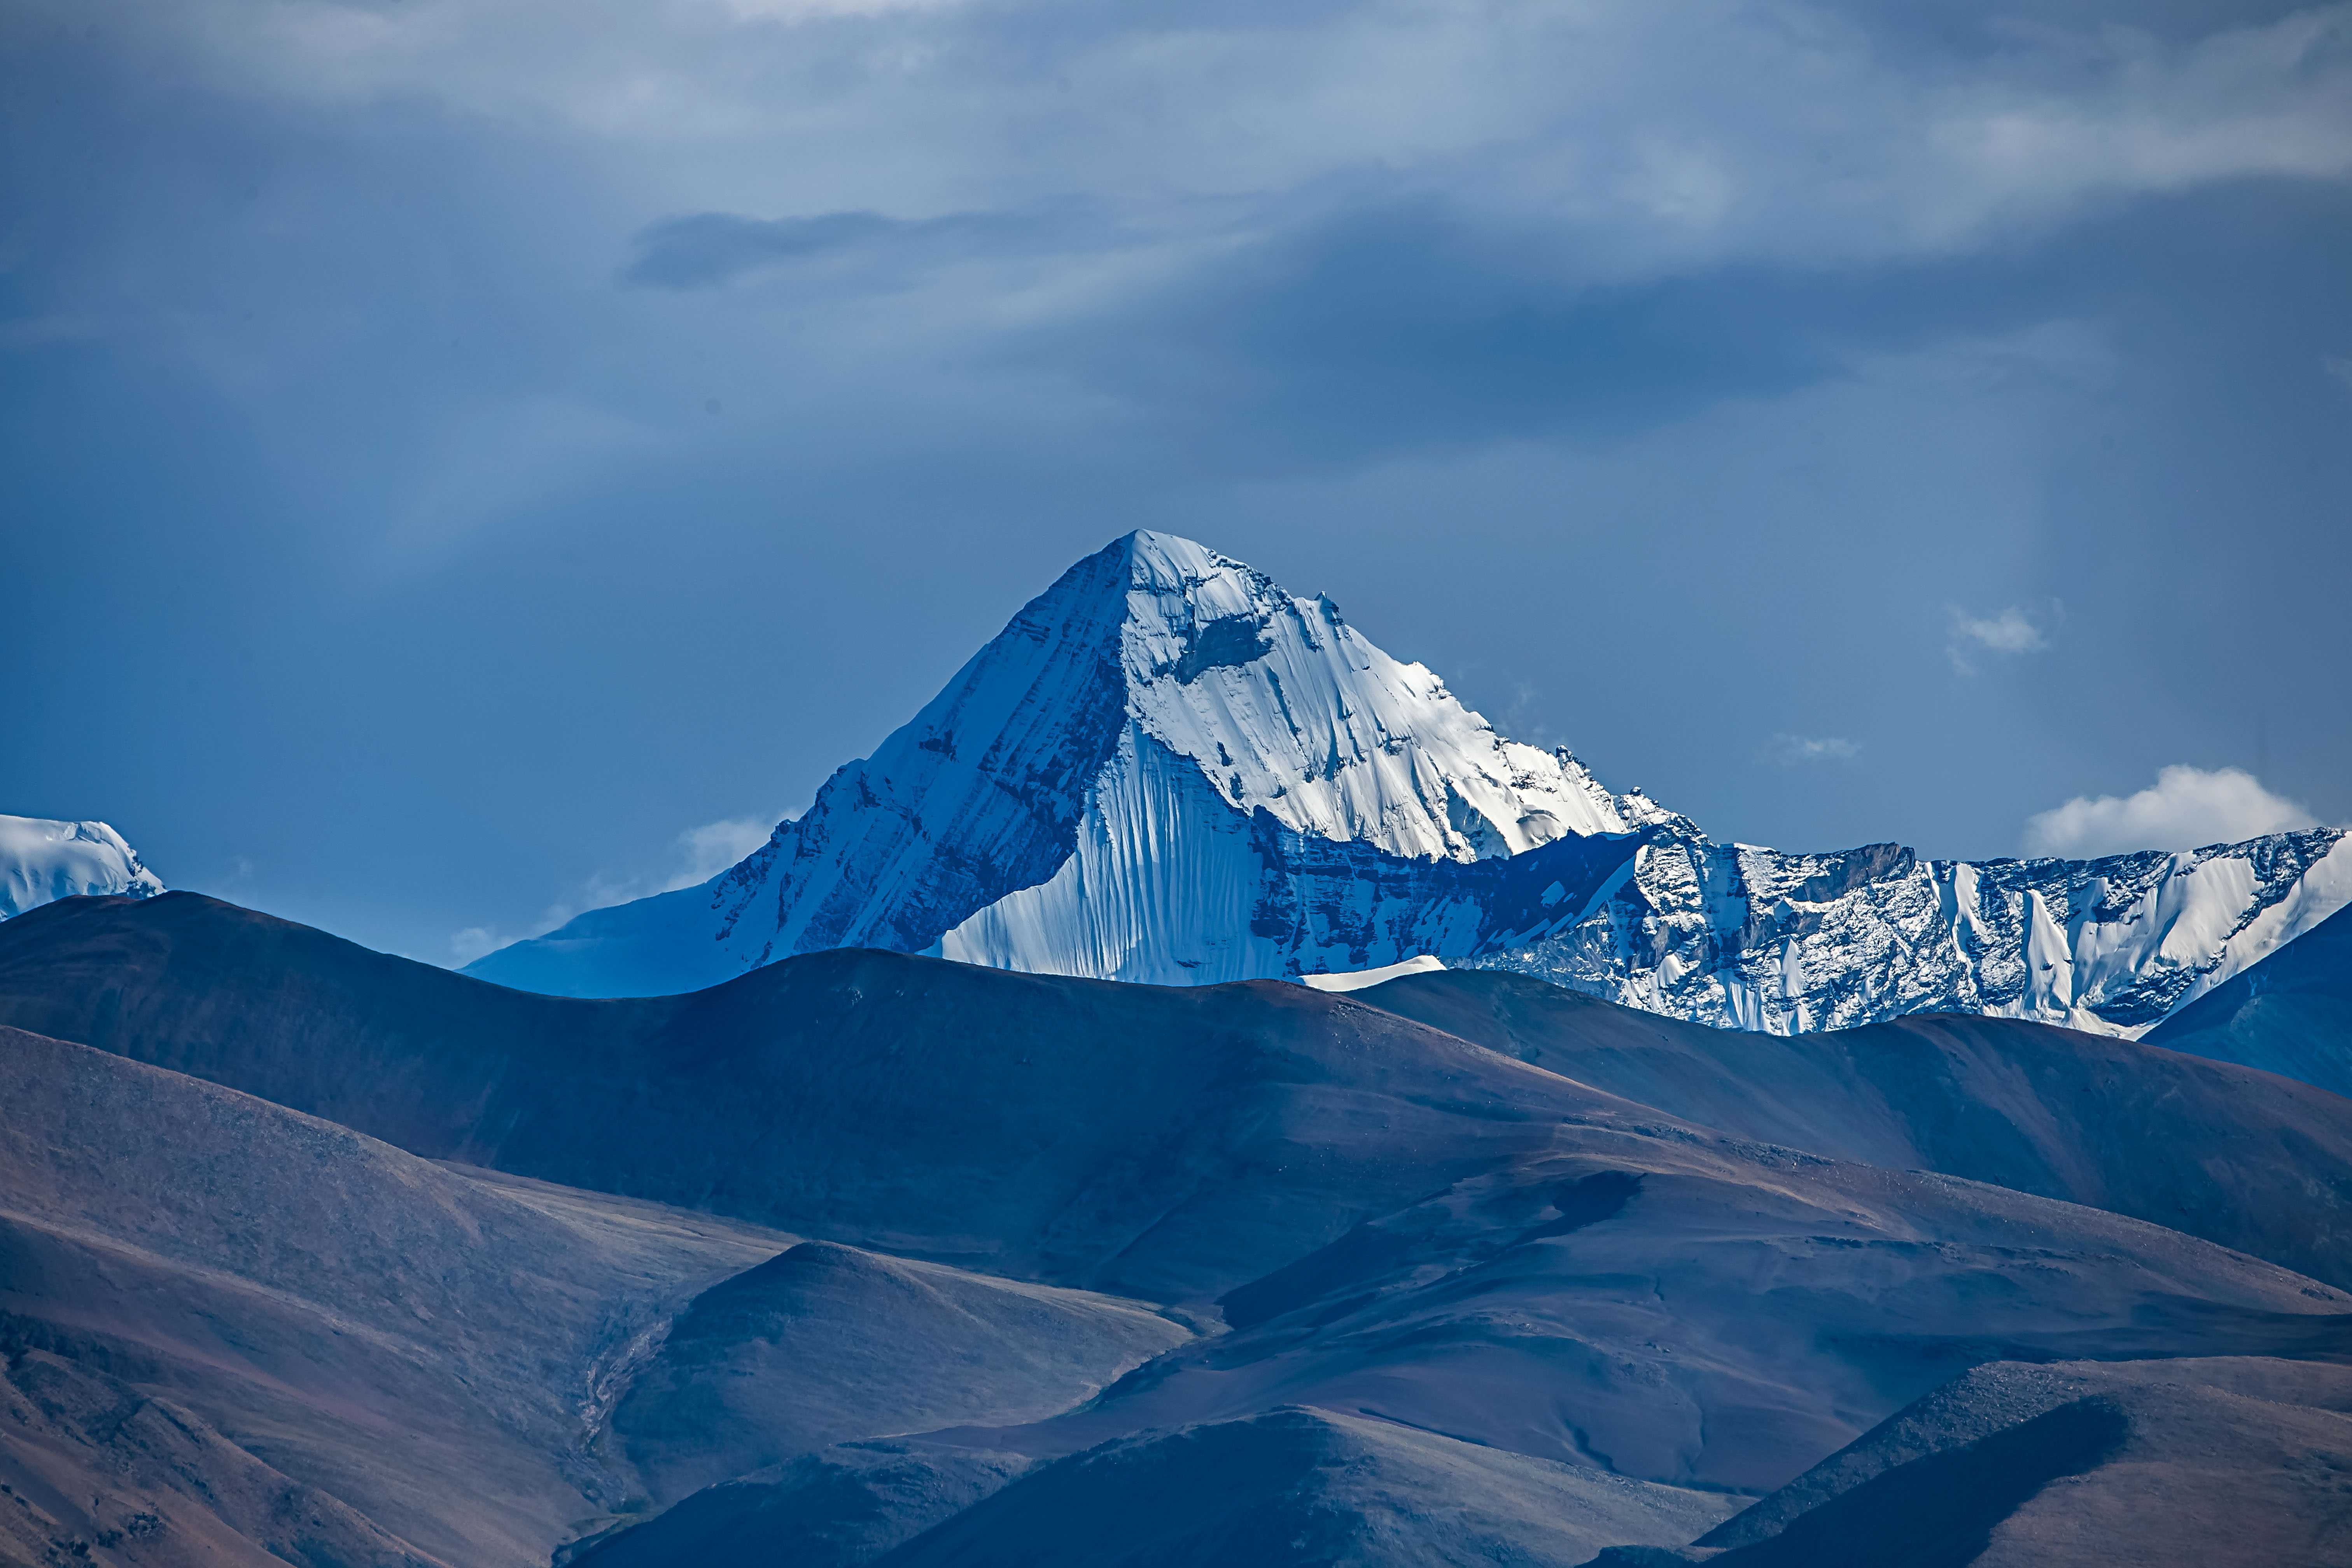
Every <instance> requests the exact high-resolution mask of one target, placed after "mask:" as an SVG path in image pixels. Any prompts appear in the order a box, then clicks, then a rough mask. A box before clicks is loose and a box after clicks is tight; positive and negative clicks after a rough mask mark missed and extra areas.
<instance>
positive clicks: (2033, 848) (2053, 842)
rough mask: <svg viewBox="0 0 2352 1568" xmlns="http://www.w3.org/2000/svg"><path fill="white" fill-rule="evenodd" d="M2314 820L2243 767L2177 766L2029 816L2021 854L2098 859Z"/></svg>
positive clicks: (2254, 834) (2227, 839)
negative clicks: (2134, 789) (2144, 782)
mask: <svg viewBox="0 0 2352 1568" xmlns="http://www.w3.org/2000/svg"><path fill="white" fill-rule="evenodd" d="M2316 826H2319V824H2318V823H2317V821H2315V819H2314V818H2313V816H2312V815H2311V813H2310V812H2308V811H2306V810H2305V809H2304V807H2303V806H2301V805H2298V804H2297V803H2295V802H2294V801H2291V800H2287V799H2285V798H2284V797H2282V796H2279V795H2273V794H2272V793H2271V792H2270V791H2268V790H2266V789H2264V788H2263V786H2262V783H2261V781H2260V780H2258V779H2256V778H2255V777H2254V775H2253V774H2252V773H2247V772H2246V771H2245V770H2243V769H2242V768H2216V769H2214V770H2212V771H2211V772H2210V773H2209V772H2207V771H2206V770H2205V769H2203V768H2192V767H2187V766H2183V765H2181V764H2179V763H2175V764H2174V765H2173V766H2171V767H2168V768H2164V769H2161V770H2159V771H2158V773H2157V775H2156V783H2155V784H2154V785H2153V786H2152V787H2150V788H2147V789H2144V790H2141V791H2140V792H2139V793H2138V794H2137V795H2125V796H2121V797H2118V796H2116V795H2100V796H2099V797H2098V798H2097V799H2095V800H2094V799H2092V798H2090V797H2089V796H2087V795H2076V796H2075V797H2074V799H2072V800H2070V801H2068V802H2067V803H2066V804H2065V805H2060V806H2053V808H2052V809H2050V810H2048V811H2044V812H2040V813H2037V814H2036V815H2034V816H2032V817H2030V818H2028V819H2027V821H2026V824H2025V853H2026V854H2028V855H2030V856H2043V855H2054V856H2058V857H2061V858H2065V859H2069V860H2095V859H2097V858H2099V857H2101V856H2103V855H2122V854H2127V853H2129V852H2131V851H2134V850H2139V849H2196V848H2200V847H2203V846H2205V845H2208V844H2235V843H2238V842H2240V841H2241V840H2243V839H2247V838H2259V837H2262V836H2263V835H2264V834H2268V833H2288V832H2293V831H2295V830H2297V829H2300V828H2305V827H2316Z"/></svg>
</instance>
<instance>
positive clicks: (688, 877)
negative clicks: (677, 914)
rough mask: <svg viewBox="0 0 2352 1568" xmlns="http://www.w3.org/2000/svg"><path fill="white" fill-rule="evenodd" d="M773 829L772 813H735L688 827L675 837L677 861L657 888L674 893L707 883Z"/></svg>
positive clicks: (752, 848)
mask: <svg viewBox="0 0 2352 1568" xmlns="http://www.w3.org/2000/svg"><path fill="white" fill-rule="evenodd" d="M774 831H775V818H774V817H772V816H734V817H729V818H727V819H725V820H723V821H719V822H706V823H704V824H703V825H702V826H699V827H689V828H688V829H687V830H686V831H685V832H683V833H681V834H679V835H678V836H677V846H676V848H675V853H676V855H677V864H676V866H675V867H674V868H673V869H672V871H671V874H670V879H669V880H668V881H667V882H666V883H664V884H663V885H662V887H661V889H660V890H661V891H663V892H665V893H667V892H674V891H675V890H677V889H679V888H691V887H695V886H697V885H698V884H700V883H703V882H708V881H709V880H710V879H711V878H713V877H716V876H717V875H719V872H721V871H724V870H725V869H727V868H728V867H730V866H732V865H733V864H735V862H737V861H738V860H740V859H741V858H743V857H744V856H746V855H749V854H750V853H751V851H752V850H754V849H757V848H758V847H760V846H761V845H762V844H765V843H766V842H767V841H768V836H769V835H770V834H771V833H772V832H774Z"/></svg>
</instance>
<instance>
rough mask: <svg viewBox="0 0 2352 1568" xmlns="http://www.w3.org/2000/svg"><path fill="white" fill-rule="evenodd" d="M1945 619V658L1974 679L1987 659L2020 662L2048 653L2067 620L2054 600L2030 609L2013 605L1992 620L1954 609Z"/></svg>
mask: <svg viewBox="0 0 2352 1568" xmlns="http://www.w3.org/2000/svg"><path fill="white" fill-rule="evenodd" d="M1946 615H1947V616H1948V622H1949V627H1948V636H1947V637H1946V639H1945V642H1944V656H1945V657H1946V658H1949V659H1950V660H1951V661H1952V668H1954V669H1956V670H1958V672H1959V673H1960V674H1962V675H1974V674H1975V673H1976V672H1977V668H1978V666H1979V664H1981V663H1982V662H1983V661H1984V660H1985V659H1987V658H2002V659H2007V658H2022V657H2024V656H2025V655H2027V654H2033V653H2042V652H2045V651H2047V649H2048V648H2049V647H2050V645H2051V643H2052V642H2053V640H2054V639H2055V638H2056V637H2057V635H2058V626H2059V623H2060V622H2061V621H2062V620H2063V618H2064V606H2063V605H2061V604H2059V602H2058V601H2057V600H2055V599H2051V600H2049V601H2047V602H2045V603H2044V604H2042V605H2037V606H2035V607H2033V608H2031V609H2025V608H2021V607H2019V606H2018V605H2009V606H2008V607H2007V608H2005V609H2002V610H2000V611H1999V612H1997V613H1996V614H1993V615H1990V616H1977V615H1972V614H1970V613H1969V611H1967V610H1964V609H1962V608H1960V607H1959V606H1958V605H1952V606H1951V607H1950V608H1949V609H1948V611H1947V612H1946Z"/></svg>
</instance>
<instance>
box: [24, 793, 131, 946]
mask: <svg viewBox="0 0 2352 1568" xmlns="http://www.w3.org/2000/svg"><path fill="white" fill-rule="evenodd" d="M162 891H163V881H162V879H159V878H158V877H157V876H156V875H155V873H154V872H152V871H150V870H149V869H147V868H146V867H144V866H142V865H141V864H140V863H139V855H138V852H137V851H136V850H134V849H132V848H131V846H130V845H129V844H127V843H125V842H123V838H122V835H121V834H120V833H117V832H116V831H114V829H113V828H111V827H109V826H107V825H106V824H105V823H103V822H53V821H51V820H49V819H48V818H47V817H40V816H0V920H5V919H7V918H8V917H9V916H11V915H21V914H23V913H24V912H25V911H26V910H29V909H33V908H35V907H37V906H38V905H41V904H46V903H48V902H50V901H52V900H57V899H70V898H75V897H78V896H79V895H82V894H86V893H123V894H128V895H129V896H130V897H131V898H134V899H147V898H152V897H154V896H155V895H156V894H157V893H160V892H162Z"/></svg>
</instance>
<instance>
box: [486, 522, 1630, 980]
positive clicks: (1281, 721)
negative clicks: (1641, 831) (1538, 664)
mask: <svg viewBox="0 0 2352 1568" xmlns="http://www.w3.org/2000/svg"><path fill="white" fill-rule="evenodd" d="M1648 809H1649V808H1646V807H1645V805H1643V803H1640V802H1638V801H1634V800H1631V799H1627V800H1621V799H1619V798H1616V797H1612V795H1610V794H1609V793H1608V792H1607V791H1606V790H1604V789H1602V788H1601V786H1600V785H1599V784H1596V783H1595V782H1594V781H1593V779H1592V776H1591V773H1588V772H1586V771H1585V769H1584V767H1583V766H1582V765H1581V764H1580V763H1578V762H1577V761H1576V760H1575V759H1574V758H1573V757H1571V756H1570V755H1568V754H1567V753H1566V752H1545V751H1541V750H1538V749H1537V748H1535V747H1532V746H1523V745H1517V744H1515V743H1513V742H1507V741H1505V740H1504V739H1502V737H1500V736H1498V735H1497V734H1496V733H1495V731H1494V730H1493V728H1492V727H1491V726H1489V725H1488V724H1487V722H1486V721H1485V720H1484V719H1482V718H1480V717H1479V716H1478V715H1477V714H1475V713H1473V712H1471V711H1469V710H1467V709H1465V708H1464V707H1463V706H1462V704H1461V703H1460V702H1458V701H1457V700H1454V695H1453V693H1451V692H1449V691H1448V690H1446V689H1445V685H1444V682H1443V681H1441V680H1440V679H1438V678H1437V677H1436V676H1435V675H1433V674H1432V673H1431V672H1430V671H1429V670H1428V669H1427V668H1424V667H1423V666H1421V665H1418V664H1406V663H1401V662H1399V661H1398V660H1396V659H1393V658H1390V657H1389V656H1388V655H1387V654H1385V653H1383V652H1381V650H1380V649H1379V648H1378V647H1374V646H1373V645H1372V644H1371V643H1370V642H1369V641H1367V640H1366V639H1365V638H1364V637H1362V636H1361V635H1360V634H1359V633H1358V632H1357V631H1356V630H1355V628H1353V627H1352V626H1349V625H1348V624H1347V622H1346V621H1345V620H1343V619H1342V618H1341V617H1340V615H1339V608H1338V606H1337V605H1333V604H1332V603H1331V602H1330V601H1329V600H1328V599H1325V598H1320V597H1318V598H1314V599H1302V598H1299V597H1297V596H1296V595H1291V594H1288V593H1286V592H1284V591H1283V590H1282V589H1281V588H1280V587H1278V586H1276V584H1274V583H1273V582H1272V581H1271V580H1270V579H1268V578H1267V577H1266V576H1265V574H1262V573H1259V572H1255V571H1252V570H1251V569H1250V568H1249V567H1247V566H1245V565H1244V564H1242V563H1240V562H1238V561H1234V560H1232V559H1229V558H1228V557H1226V556H1223V555H1220V554H1218V553H1216V552H1213V551H1211V550H1208V549H1205V548H1203V547H1202V546H1201V545H1199V544H1195V543H1193V542H1192V541H1190V540H1187V539H1178V538H1173V537H1171V536H1170V535H1167V534H1161V533H1150V532H1141V531H1139V532H1135V533H1130V534H1129V535H1127V536H1126V537H1125V538H1123V539H1119V540H1116V541H1114V542H1112V543H1110V544H1109V545H1108V546H1106V547H1105V548H1103V549H1102V550H1100V551H1098V552H1096V553H1095V554H1093V555H1090V556H1088V557H1087V558H1086V559H1085V560H1083V561H1080V562H1079V563H1077V564H1076V565H1075V566H1072V567H1071V568H1070V569H1069V570H1068V571H1067V572H1066V573H1064V574H1062V577H1061V579H1060V581H1058V582H1056V583H1055V584H1054V585H1053V586H1052V587H1051V588H1048V589H1047V590H1046V591H1045V593H1043V594H1041V595H1038V596H1037V597H1036V598H1034V599H1033V600H1031V601H1030V602H1029V604H1027V605H1024V607H1023V608H1022V610H1021V613H1020V614H1019V615H1017V616H1013V620H1012V622H1011V624H1009V625H1008V626H1005V628H1004V630H1003V631H1002V632H1000V633H999V634H998V635H997V636H996V637H995V638H994V639H993V640H992V641H991V642H990V643H989V644H988V646H987V647H983V648H982V649H981V650H980V652H979V653H978V654H977V655H975V656H974V657H973V658H972V659H971V662H970V663H968V664H966V665H965V666H964V667H963V668H962V669H961V670H960V671H958V672H957V674H956V677H955V679H953V680H951V681H950V682H949V683H948V686H947V689H945V690H943V691H941V692H940V694H939V696H937V697H935V698H934V699H932V700H931V701H930V702H929V705H927V706H926V707H925V708H924V709H923V710H922V711H921V712H919V713H918V714H917V715H915V717H914V719H913V721H910V722H909V723H908V724H907V725H905V726H904V727H903V728H901V729H900V730H898V731H897V732H896V733H894V734H892V735H891V736H890V737H889V738H888V739H887V740H886V741H884V742H882V744H881V746H880V747H879V748H878V749H877V751H876V752H875V753H874V755H873V756H871V757H869V758H866V759H865V760H863V761H860V762H855V763H849V764H847V765H846V766H845V767H843V768H841V769H840V770H838V771H837V772H835V773H834V775H833V777H832V778H830V779H828V780H827V781H826V782H825V784H824V786H823V787H822V788H820V789H819V790H818V791H817V795H816V799H815V802H814V804H813V805H811V806H810V808H809V810H808V811H807V813H806V814H805V815H803V816H801V817H799V818H798V819H797V820H794V821H788V822H784V823H782V824H780V825H778V826H777V828H776V830H775V832H774V833H773V834H772V836H771V837H769V840H768V842H767V843H766V844H765V845H763V846H762V847H761V848H759V849H758V850H756V851H755V852H753V853H752V854H751V856H750V857H749V858H746V859H744V860H743V861H742V862H741V863H740V865H737V866H736V867H734V868H732V869H730V870H729V871H727V872H725V873H723V874H721V875H720V876H719V877H718V878H716V879H713V880H711V881H709V882H708V883H705V884H703V885H702V886H700V887H697V888H688V889H681V890H679V891H677V892H672V893H665V894H661V895H659V896H657V897H655V898H650V899H645V900H638V901H636V902H635V903H630V904H624V905H620V906H618V907H616V908H613V909H605V910H593V911H591V912H590V913H587V914H584V915H582V916H581V917H579V918H578V919H577V920H574V921H572V922H571V923H570V924H569V925H566V926H564V927H562V929H561V930H558V931H553V932H551V933H549V934H548V935H546V936H544V937H541V938H539V939H537V940H536V941H532V942H520V943H517V944H516V945H514V946H512V947H509V948H506V949H503V950H501V951H499V952H494V953H491V954H489V955H488V956H487V957H485V958H483V959H481V960H480V961H478V963H475V964H473V965H472V966H470V967H469V968H468V970H467V973H472V974H477V975H479V976H481V977H482V978H484V979H488V980H495V981H498V982H499V983H501V984H509V985H516V986H520V987H523V988H526V989H531V990H542V991H552V992H557V993H560V994H576V995H610V994H625V993H627V992H631V991H639V992H651V991H684V990H690V989H694V988H696V987H699V986H703V985H709V984H715V983H716V982H718V981H719V980H723V979H726V978H728V977H730V976H731V975H734V974H738V973H742V972H743V971H744V970H746V969H750V968H754V967H756V966H758V965H760V964H762V963H771V962H772V961H774V960H776V959H779V958H784V957H788V956H790V955H791V954H793V953H796V952H812V951H815V950H818V949H823V948H832V947H880V948H889V949H893V950H895V951H898V952H925V951H931V952H944V953H945V955H946V956H948V957H951V958H963V959H969V960H971V961H972V962H977V963H994V964H997V965H999V966H1000V967H1006V968H1015V969H1032V970H1045V971H1048V972H1054V973H1080V974H1093V975H1101V976H1106V977H1113V978H1118V979H1128V980H1154V981H1161V982H1165V983H1170V984H1183V983H1186V982H1188V981H1193V980H1201V981H1209V980H1232V979H1241V978H1244V977H1248V976H1252V975H1258V974H1264V973H1283V972H1284V971H1283V970H1282V968H1281V967H1280V966H1278V965H1274V966H1269V965H1268V964H1267V963H1262V962H1261V963H1251V962H1248V961H1246V960H1244V958H1243V957H1242V955H1241V953H1240V952H1239V950H1238V947H1239V944H1238V942H1237V932H1236V931H1235V930H1233V929H1202V925H1201V921H1200V919H1199V917H1200V916H1201V915H1202V914H1203V913H1205V912H1207V910H1208V909H1209V908H1211V907H1217V908H1223V907H1224V906H1227V905H1231V906H1232V907H1233V910H1234V912H1235V913H1236V914H1238V915H1239V916H1240V917H1241V920H1240V921H1237V922H1235V923H1236V926H1238V925H1245V924H1246V920H1247V913H1248V911H1247V909H1246V907H1245V905H1246V904H1247V903H1248V902H1249V901H1251V900H1252V899H1253V898H1254V896H1255V888H1254V886H1247V885H1245V884H1254V883H1255V880H1256V871H1255V867H1254V866H1253V865H1251V864H1250V856H1249V851H1248V847H1247V845H1246V842H1245V840H1246V837H1247V830H1248V826H1249V823H1250V820H1251V818H1252V816H1253V815H1254V814H1255V813H1259V812H1263V813H1265V816H1266V817H1267V818H1268V819H1269V820H1270V822H1272V823H1274V824H1278V825H1279V826H1281V827H1282V828H1285V829H1287V830H1288V831H1290V832H1292V833H1294V834H1298V835H1305V836H1310V837H1318V838H1321V839H1325V840H1328V841H1331V842H1333V843H1339V844H1360V845H1363V846H1366V847H1370V848H1372V849H1375V850H1378V851H1380V852H1381V853H1382V854H1384V855H1387V856H1391V857H1396V858H1402V859H1407V860H1416V861H1427V860H1435V859H1445V860H1475V859H1479V858H1493V857H1501V856H1509V855H1514V854H1517V853H1519V852H1521V851H1524V850H1527V849H1530V848H1533V847H1536V846H1538V845H1541V844H1547V843H1550V842H1552V841H1554V840H1557V839H1559V838H1562V837H1569V836H1590V835H1595V834H1616V833H1622V832H1623V831H1625V830H1626V828H1627V827H1628V826H1629V825H1630V824H1631V823H1632V822H1633V821H1635V820H1638V819H1639V818H1641V817H1642V816H1643V815H1644V813H1645V811H1647V810H1648ZM1217 840H1235V841H1236V842H1237V843H1238V847H1239V851H1240V852H1239V854H1238V855H1235V854H1233V853H1220V851H1221V850H1224V849H1228V848H1229V847H1231V846H1227V845H1225V844H1223V843H1222V842H1216V841H1217ZM1203 900H1207V902H1206V903H1204V902H1203ZM984 912H986V916H987V918H982V917H983V913H984ZM1041 942H1042V943H1044V944H1045V947H1041V946H1040V943H1041ZM1074 942H1075V943H1076V948H1075V949H1073V948H1072V944H1073V943H1074ZM1171 943H1173V945H1171ZM1047 947H1050V948H1051V949H1052V951H1051V952H1050V953H1049V952H1047V951H1046V948H1047Z"/></svg>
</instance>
